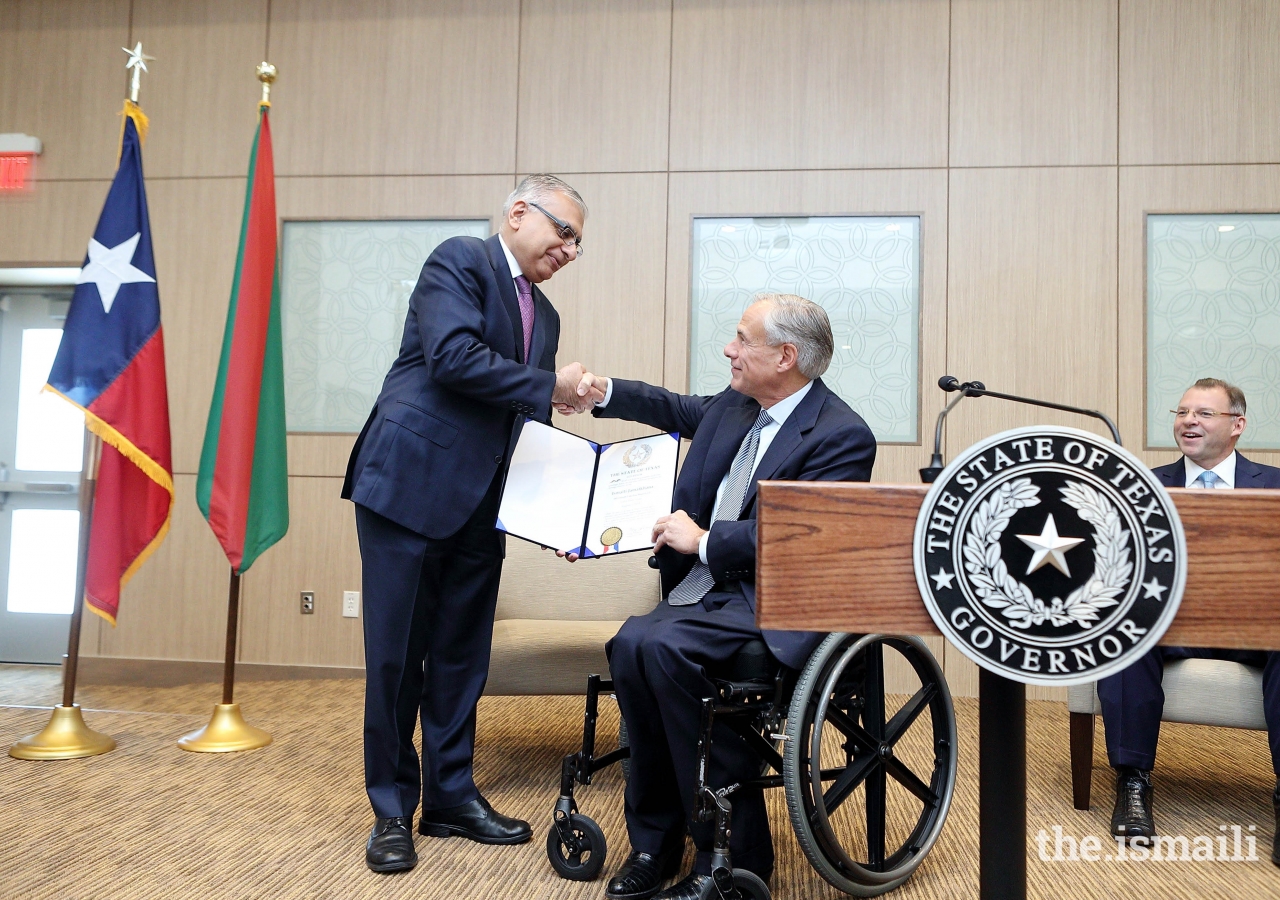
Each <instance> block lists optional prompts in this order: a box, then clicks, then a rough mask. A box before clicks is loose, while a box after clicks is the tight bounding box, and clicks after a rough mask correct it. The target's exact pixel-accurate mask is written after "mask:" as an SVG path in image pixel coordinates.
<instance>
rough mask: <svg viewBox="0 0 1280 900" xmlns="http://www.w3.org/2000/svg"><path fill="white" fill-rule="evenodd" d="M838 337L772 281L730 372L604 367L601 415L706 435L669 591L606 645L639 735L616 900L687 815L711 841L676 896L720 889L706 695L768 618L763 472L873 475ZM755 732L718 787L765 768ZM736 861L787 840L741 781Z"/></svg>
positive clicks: (690, 458) (773, 643)
mask: <svg viewBox="0 0 1280 900" xmlns="http://www.w3.org/2000/svg"><path fill="white" fill-rule="evenodd" d="M833 345H834V341H833V339H832V334H831V325H830V323H829V322H828V320H827V315H826V313H825V312H824V311H823V310H822V307H820V306H818V305H817V304H815V303H811V302H810V301H808V300H804V299H802V298H800V297H795V296H790V295H776V294H775V295H764V296H762V297H760V298H759V299H758V300H757V301H756V302H755V303H753V304H752V305H751V306H750V307H748V309H747V311H746V312H745V313H744V314H743V316H742V320H741V322H739V323H738V329H737V334H736V336H735V337H734V339H733V340H732V341H730V342H729V344H728V346H726V347H725V349H724V353H725V356H727V357H728V358H729V365H730V368H731V376H730V386H729V387H728V388H727V389H726V390H724V391H722V392H721V393H719V394H716V395H715V396H713V397H689V396H684V395H681V394H675V393H672V392H671V391H667V390H664V389H663V388H660V387H654V386H652V385H648V384H644V383H642V382H637V381H623V380H622V379H620V378H614V379H604V378H599V377H593V378H592V379H591V380H592V383H593V384H594V386H595V387H596V388H597V389H598V390H600V391H602V392H603V393H604V397H603V399H602V400H601V401H599V402H598V403H597V405H596V409H595V415H597V416H607V417H612V418H622V419H630V420H632V421H636V422H643V423H645V424H646V425H650V426H653V427H655V428H659V429H661V430H663V431H679V432H680V434H681V436H683V437H686V438H692V444H691V445H690V447H689V451H688V454H687V455H686V457H685V460H684V465H683V467H682V468H681V470H680V477H679V479H678V480H677V482H676V489H675V496H674V499H673V504H672V505H673V507H674V510H675V511H674V512H672V513H671V514H670V515H668V516H663V517H662V518H660V519H659V520H658V521H657V523H656V524H655V525H654V540H655V542H656V547H657V557H658V562H659V568H660V570H661V574H662V593H663V596H664V599H663V601H662V602H661V603H660V604H659V605H658V607H657V608H656V609H655V610H654V611H653V612H651V613H649V614H648V615H644V616H633V617H632V618H630V619H628V620H627V622H626V623H625V624H624V625H623V626H622V629H621V630H620V631H619V632H618V634H617V636H616V637H615V638H614V639H613V640H612V641H610V643H609V645H608V646H607V647H606V650H607V652H608V654H609V667H610V670H611V671H612V674H613V683H614V690H615V691H616V693H617V696H618V704H619V706H620V708H621V710H622V715H623V717H624V718H625V720H626V722H627V730H628V734H629V737H630V743H631V774H630V778H629V781H628V783H627V791H626V818H627V832H628V834H629V836H630V838H631V847H632V853H631V855H630V856H629V857H628V858H627V861H626V863H625V864H624V865H623V867H622V870H621V871H620V872H619V873H618V874H617V875H616V876H615V877H614V878H613V879H612V880H611V881H610V882H609V885H608V887H607V889H606V894H607V896H608V897H610V898H617V900H641V898H646V897H650V896H653V895H654V894H655V892H656V891H657V890H658V888H659V887H660V886H661V884H662V881H663V879H664V878H666V877H668V876H669V875H673V874H675V869H676V867H677V866H678V865H679V863H680V857H681V852H682V848H683V846H684V834H685V830H686V828H687V829H688V830H689V832H690V833H691V834H692V836H693V839H694V843H695V844H696V845H697V848H698V858H697V863H696V864H695V866H694V869H693V872H692V873H690V874H689V875H688V877H686V878H685V879H684V880H682V881H680V882H679V883H678V884H676V885H674V886H673V887H671V888H669V889H668V890H666V891H664V892H662V893H661V894H660V895H659V896H660V897H662V898H681V900H683V898H689V900H692V898H696V897H698V896H699V895H700V892H702V891H703V890H705V889H707V888H708V882H710V874H711V854H710V851H711V846H712V826H711V825H710V824H709V823H699V822H694V821H692V820H691V817H690V813H691V811H692V808H693V803H694V788H695V784H696V780H697V771H696V760H697V746H698V732H699V724H700V710H701V701H702V698H703V697H707V696H711V695H712V694H713V693H714V692H713V689H712V686H711V681H710V680H709V678H708V676H707V670H708V669H714V668H715V667H716V666H717V665H722V664H724V663H726V662H727V661H729V660H730V659H732V657H733V655H734V654H735V653H736V652H737V651H738V650H739V649H740V648H741V647H742V646H743V645H744V644H745V643H747V642H748V641H750V640H752V639H759V638H761V636H762V635H761V632H760V630H759V629H757V628H756V624H755V562H756V505H755V500H756V483H757V482H758V481H759V480H760V479H770V478H774V479H784V480H792V481H867V480H869V479H870V478H871V467H872V464H873V463H874V462H875V455H876V441H875V437H874V436H872V434H871V429H869V428H868V427H867V424H866V422H864V421H863V420H862V418H861V417H860V416H859V415H858V414H857V413H855V412H854V411H853V410H851V409H850V408H849V407H848V405H846V404H845V403H844V401H843V400H841V399H840V398H839V397H837V396H836V395H835V394H833V393H832V392H831V391H830V390H829V389H828V388H827V387H826V385H824V384H823V383H822V379H821V378H820V377H819V376H820V375H822V373H823V372H825V371H826V369H827V365H828V363H829V362H830V361H831V354H832V350H833ZM822 637H823V635H820V634H811V633H798V632H780V631H767V632H764V634H763V639H764V641H765V643H766V645H767V646H768V647H769V650H770V651H771V652H772V654H773V655H774V656H775V657H777V659H779V660H780V661H781V662H783V663H785V664H786V665H789V666H792V667H797V668H798V667H800V666H802V665H803V664H804V661H805V660H806V659H807V658H808V656H809V654H810V653H811V652H812V650H813V648H814V647H815V646H817V644H818V642H819V641H820V640H821V639H822ZM759 765H760V764H759V760H758V758H756V757H755V756H754V755H753V754H752V753H751V752H750V750H749V749H748V748H747V746H746V745H745V743H744V742H743V741H742V740H741V738H739V737H737V736H736V735H733V734H732V733H731V732H728V731H727V730H726V731H720V730H717V733H716V740H715V745H714V756H713V759H712V761H711V770H710V782H711V785H712V787H715V788H720V787H725V786H727V785H729V784H731V783H734V782H737V781H742V780H744V779H746V778H749V777H752V776H753V775H754V774H758V770H759ZM731 849H732V852H733V854H734V864H735V865H736V866H738V867H741V868H747V869H751V870H752V871H754V872H755V873H756V874H757V875H760V876H761V877H763V878H766V879H767V878H768V877H769V875H770V874H771V873H772V870H773V844H772V842H771V840H770V836H769V821H768V816H767V814H766V812H765V806H764V797H763V795H762V793H761V792H760V791H759V790H755V791H742V792H739V793H737V794H735V795H734V804H733V821H732V841H731Z"/></svg>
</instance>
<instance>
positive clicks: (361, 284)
mask: <svg viewBox="0 0 1280 900" xmlns="http://www.w3.org/2000/svg"><path fill="white" fill-rule="evenodd" d="M455 235H471V236H473V237H478V238H486V237H488V236H489V221H488V220H487V219H471V220H439V221H422V222H398V221H397V222H285V224H284V253H283V260H282V263H283V264H282V269H283V271H282V275H281V285H280V288H281V303H282V306H283V329H284V373H285V418H286V421H287V423H288V428H289V430H290V431H329V432H357V431H359V430H360V428H361V426H363V425H364V422H365V419H366V418H368V416H369V410H370V409H372V408H373V401H374V400H376V399H377V397H378V391H379V390H380V389H381V388H382V379H383V378H384V377H385V376H386V374H387V370H388V369H390V368H391V363H392V361H393V360H394V359H395V357H396V353H397V352H398V351H399V349H400V338H401V335H402V334H403V332H404V319H405V315H406V313H407V312H408V310H409V295H410V294H411V293H412V292H413V287H414V285H415V284H417V283H418V274H419V273H420V272H421V271H422V264H423V263H424V262H426V259H427V257H428V256H430V255H431V251H432V250H434V249H435V248H436V246H437V245H439V244H440V243H441V242H442V241H444V240H446V239H448V238H451V237H454V236H455Z"/></svg>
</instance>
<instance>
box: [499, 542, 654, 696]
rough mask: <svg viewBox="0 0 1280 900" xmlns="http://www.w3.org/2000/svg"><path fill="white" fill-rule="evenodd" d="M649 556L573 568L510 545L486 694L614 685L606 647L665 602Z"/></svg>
mask: <svg viewBox="0 0 1280 900" xmlns="http://www.w3.org/2000/svg"><path fill="white" fill-rule="evenodd" d="M649 556H650V554H649V553H646V552H639V553H627V554H623V555H620V556H617V557H614V558H611V559H584V560H579V561H578V562H575V563H567V562H565V561H564V560H562V559H558V558H556V555H555V554H554V553H552V552H551V551H550V550H545V551H544V550H540V549H539V548H538V547H536V546H535V545H533V544H530V543H528V542H527V541H521V540H517V539H515V538H510V539H508V541H507V561H506V565H505V566H504V567H503V573H502V586H501V587H500V588H499V590H498V612H497V616H496V621H495V622H494V626H493V652H492V654H491V656H490V657H489V683H488V684H487V685H486V687H485V693H486V694H490V695H514V694H583V693H586V687H587V676H588V675H590V674H591V673H593V672H594V673H597V674H600V675H604V676H605V677H606V678H607V677H608V675H609V664H608V662H607V661H606V660H605V656H604V645H605V642H606V641H608V640H609V639H610V638H611V637H613V636H614V635H615V634H617V633H618V629H619V628H620V627H622V623H623V622H624V621H626V619H627V617H628V616H635V615H644V614H645V613H647V612H648V611H649V610H651V609H653V608H654V607H655V606H656V605H657V604H658V600H659V599H660V597H659V593H658V573H657V571H655V570H654V569H651V568H649V565H648V561H649Z"/></svg>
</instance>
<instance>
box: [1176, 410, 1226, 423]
mask: <svg viewBox="0 0 1280 900" xmlns="http://www.w3.org/2000/svg"><path fill="white" fill-rule="evenodd" d="M1169 412H1171V413H1173V417H1174V418H1175V419H1200V420H1201V421H1204V422H1208V421H1210V420H1212V419H1217V418H1220V417H1221V416H1227V417H1228V418H1238V417H1239V416H1240V415H1241V414H1240V413H1233V412H1218V411H1217V410H1216V409H1185V408H1182V407H1179V408H1178V409H1171V410H1169Z"/></svg>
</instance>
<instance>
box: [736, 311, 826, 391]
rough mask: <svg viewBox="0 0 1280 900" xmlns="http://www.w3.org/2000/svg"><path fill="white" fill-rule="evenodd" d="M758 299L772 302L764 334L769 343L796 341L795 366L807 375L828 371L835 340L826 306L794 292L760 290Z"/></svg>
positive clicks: (765, 318)
mask: <svg viewBox="0 0 1280 900" xmlns="http://www.w3.org/2000/svg"><path fill="white" fill-rule="evenodd" d="M755 302H756V303H767V304H768V305H769V306H768V309H766V310H765V313H764V336H765V340H766V341H767V342H768V344H769V346H770V347H777V346H778V345H780V344H793V345H794V346H795V348H796V368H797V369H799V370H800V374H802V375H804V376H805V377H806V378H809V379H813V378H818V377H819V376H821V375H822V373H823V372H825V371H827V366H829V365H830V364H831V354H832V353H834V352H835V345H836V342H835V338H834V337H832V335H831V320H830V319H828V318H827V311H826V310H825V309H823V308H822V307H821V306H819V305H818V304H816V303H814V302H813V301H812V300H806V299H805V298H804V297H797V296H796V295H795V294H757V295H756V298H755Z"/></svg>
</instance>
